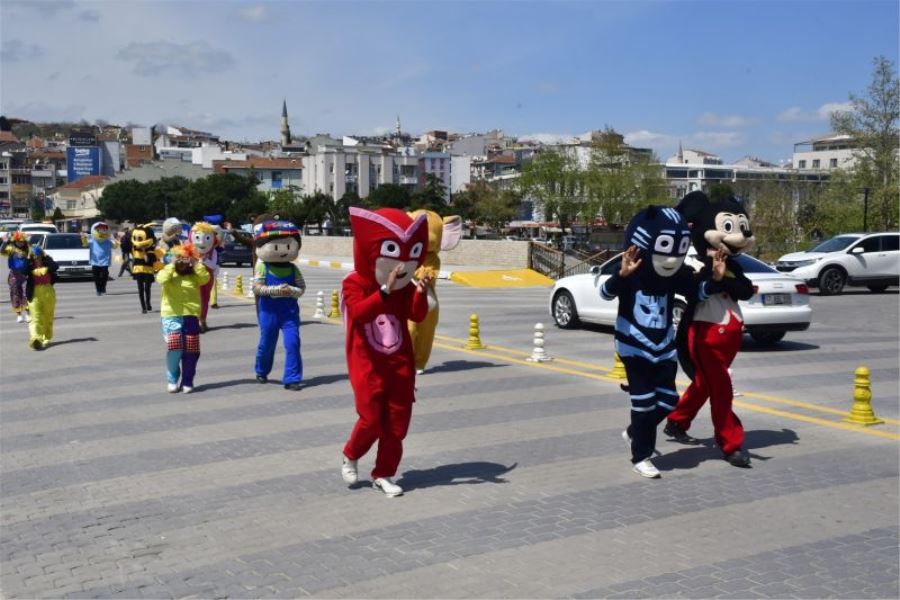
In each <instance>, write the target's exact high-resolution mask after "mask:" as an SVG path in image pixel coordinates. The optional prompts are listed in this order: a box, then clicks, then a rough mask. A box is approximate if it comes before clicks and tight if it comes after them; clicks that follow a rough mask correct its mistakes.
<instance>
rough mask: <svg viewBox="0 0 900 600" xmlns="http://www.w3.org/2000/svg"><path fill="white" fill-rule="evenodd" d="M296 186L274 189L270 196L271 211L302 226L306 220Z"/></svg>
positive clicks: (269, 207)
mask: <svg viewBox="0 0 900 600" xmlns="http://www.w3.org/2000/svg"><path fill="white" fill-rule="evenodd" d="M297 191H298V190H297V188H296V187H294V186H291V187H288V188H283V189H280V190H276V191H274V192H273V193H272V194H271V195H270V196H269V203H268V209H269V212H270V213H272V214H275V215H278V216H279V217H280V218H282V219H286V220H288V221H290V222H292V223H294V224H295V225H297V226H300V227H302V226H303V223H304V222H305V221H306V215H305V213H304V212H303V204H302V203H301V199H300V197H299V195H298V194H297Z"/></svg>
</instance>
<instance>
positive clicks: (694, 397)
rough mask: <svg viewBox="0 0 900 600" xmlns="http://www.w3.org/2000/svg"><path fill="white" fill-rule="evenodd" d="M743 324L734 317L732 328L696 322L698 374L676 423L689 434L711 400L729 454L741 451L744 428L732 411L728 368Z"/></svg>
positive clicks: (693, 338) (693, 346) (691, 344)
mask: <svg viewBox="0 0 900 600" xmlns="http://www.w3.org/2000/svg"><path fill="white" fill-rule="evenodd" d="M742 338H743V333H742V331H741V322H740V321H739V320H738V319H737V318H735V317H734V316H733V315H732V317H731V320H730V321H729V323H728V325H720V324H718V323H705V322H703V321H695V322H694V323H692V324H691V326H690V329H689V330H688V350H689V351H690V353H691V359H692V360H693V362H694V367H695V370H696V372H695V373H694V379H693V381H691V385H690V386H688V388H687V389H686V390H685V391H684V394H682V395H681V399H680V400H679V401H678V405H677V406H676V407H675V410H674V411H672V413H671V414H670V415H669V421H672V422H674V423H676V424H678V425H679V426H681V428H682V429H683V430H684V431H687V430H688V429H689V428H690V426H691V422H692V421H693V420H694V417H696V416H697V412H698V411H699V410H700V408H702V407H703V404H704V403H705V402H706V399H707V398H709V409H710V412H711V413H712V422H713V428H714V429H715V436H716V443H717V444H718V445H719V448H721V449H722V452H723V453H725V455H726V456H727V455H729V454H731V453H732V452H735V451H736V450H739V449H740V448H741V445H742V444H743V443H744V426H743V425H741V420H740V419H739V418H738V417H737V415H736V414H734V411H733V410H732V408H731V404H732V400H734V396H733V394H734V391H733V388H732V385H731V375H729V374H728V367H730V366H731V362H732V361H733V360H734V357H735V356H736V355H737V353H738V350H739V349H740V347H741V339H742Z"/></svg>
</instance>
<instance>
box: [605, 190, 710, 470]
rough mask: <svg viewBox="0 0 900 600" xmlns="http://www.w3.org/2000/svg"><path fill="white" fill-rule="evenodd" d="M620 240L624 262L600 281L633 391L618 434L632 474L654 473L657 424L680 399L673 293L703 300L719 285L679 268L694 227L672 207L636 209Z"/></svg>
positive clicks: (682, 265) (688, 270) (683, 267)
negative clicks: (612, 303) (627, 418)
mask: <svg viewBox="0 0 900 600" xmlns="http://www.w3.org/2000/svg"><path fill="white" fill-rule="evenodd" d="M625 244H626V246H627V247H628V249H627V250H626V251H625V253H624V254H623V255H622V264H621V267H620V268H619V271H618V273H613V275H612V276H611V277H610V278H609V279H607V280H606V282H605V283H604V284H603V285H602V286H600V295H601V296H602V297H603V299H604V300H612V299H613V298H615V297H616V296H618V298H619V311H618V317H617V318H616V352H617V353H618V354H619V356H620V357H621V358H622V362H623V363H624V364H625V373H626V375H627V377H628V392H629V394H630V395H631V424H630V425H629V426H628V428H627V429H626V430H625V431H623V432H622V437H623V438H624V439H625V441H626V442H628V444H629V445H630V446H631V462H632V464H633V465H634V471H635V472H636V473H637V474H638V475H641V476H642V477H648V478H657V477H659V471H658V470H657V468H656V467H655V466H654V465H653V463H652V462H651V461H650V457H651V456H652V455H653V451H654V450H655V448H656V428H657V426H658V425H659V424H660V423H661V422H662V421H663V420H664V419H665V418H666V416H668V414H669V413H670V412H671V411H672V409H674V408H675V405H676V403H677V402H678V392H677V391H676V390H675V373H676V371H677V370H678V363H677V361H676V356H677V351H676V348H675V328H674V327H672V309H673V307H674V305H675V294H676V293H677V294H681V295H683V296H684V297H686V298H687V299H688V300H689V301H691V300H693V299H694V298H699V299H700V300H703V299H705V298H707V297H708V296H709V294H712V293H715V292H717V291H720V290H719V288H718V287H717V286H718V284H716V283H714V282H713V281H709V280H708V279H702V280H701V279H697V278H695V276H694V272H693V269H690V268H688V267H686V266H685V265H684V258H685V256H686V255H687V251H688V248H689V247H690V245H691V232H690V230H689V229H688V225H687V223H686V222H685V221H684V219H683V218H682V216H681V215H680V214H679V213H678V212H676V211H675V210H674V209H671V208H664V207H661V206H648V207H647V208H645V209H644V210H642V211H641V212H639V213H638V214H637V215H635V217H634V218H633V219H632V220H631V222H630V223H629V224H628V227H627V228H626V230H625ZM719 262H720V263H721V264H718V266H717V263H715V262H714V264H713V270H712V277H713V279H715V280H716V281H720V280H721V279H722V276H723V275H724V266H725V264H724V261H719Z"/></svg>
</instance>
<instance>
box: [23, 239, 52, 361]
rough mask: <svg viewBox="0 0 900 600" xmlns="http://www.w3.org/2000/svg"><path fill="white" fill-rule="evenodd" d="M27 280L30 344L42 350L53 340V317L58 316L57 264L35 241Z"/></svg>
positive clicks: (26, 292)
mask: <svg viewBox="0 0 900 600" xmlns="http://www.w3.org/2000/svg"><path fill="white" fill-rule="evenodd" d="M26 269H27V272H28V282H27V283H26V285H25V295H26V297H27V298H28V312H30V313H31V322H30V323H29V324H28V333H29V340H28V346H29V347H30V348H31V349H32V350H43V349H44V348H46V347H47V345H48V344H49V343H50V340H51V339H53V319H54V317H55V315H56V290H55V289H53V284H54V283H56V281H57V276H56V271H57V266H56V263H55V262H54V261H53V259H52V258H51V257H50V256H49V255H48V254H46V253H45V252H44V249H43V248H41V247H40V246H38V245H37V244H35V245H34V246H32V247H31V257H30V258H29V260H28V266H27V267H26Z"/></svg>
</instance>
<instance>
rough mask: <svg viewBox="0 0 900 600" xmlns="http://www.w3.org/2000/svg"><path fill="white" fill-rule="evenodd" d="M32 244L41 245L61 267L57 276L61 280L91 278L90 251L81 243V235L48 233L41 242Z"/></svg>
mask: <svg viewBox="0 0 900 600" xmlns="http://www.w3.org/2000/svg"><path fill="white" fill-rule="evenodd" d="M34 237H35V236H32V238H34ZM32 243H39V244H40V246H41V247H42V248H43V249H44V252H46V253H47V254H49V255H50V258H52V259H53V260H54V261H55V262H56V265H57V266H58V267H59V270H58V271H57V272H56V274H57V275H59V277H60V278H63V277H67V278H73V279H74V278H76V277H90V276H91V262H90V250H88V249H87V248H86V247H85V246H84V244H83V243H82V242H81V235H80V234H77V233H48V234H45V235H43V236H42V238H41V239H40V241H32Z"/></svg>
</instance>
